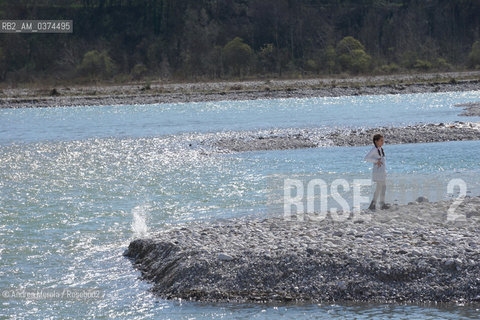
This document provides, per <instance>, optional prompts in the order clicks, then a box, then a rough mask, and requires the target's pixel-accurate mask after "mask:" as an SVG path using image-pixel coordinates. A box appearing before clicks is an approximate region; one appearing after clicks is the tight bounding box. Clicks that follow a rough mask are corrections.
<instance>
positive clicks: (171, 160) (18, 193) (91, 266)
mask: <svg viewBox="0 0 480 320" xmlns="http://www.w3.org/2000/svg"><path fill="white" fill-rule="evenodd" d="M479 100H480V91H471V92H450V93H427V94H409V95H379V96H357V97H335V98H309V99H280V100H255V101H223V102H203V103H179V104H158V105H135V106H84V107H61V108H60V107H59V108H37V109H2V110H0V238H1V239H2V241H1V243H0V290H1V292H0V293H1V294H2V297H0V318H1V319H3V318H5V319H10V318H11V319H22V318H28V319H34V318H38V319H47V318H62V319H69V318H72V319H73V318H113V317H117V318H122V319H147V318H161V319H163V318H165V319H167V318H172V319H211V318H222V319H230V318H232V319H233V318H235V319H238V318H245V319H250V318H262V319H263V318H272V319H276V318H278V317H279V316H282V317H285V318H287V319H288V318H291V319H296V318H298V317H305V318H317V319H332V318H339V319H341V318H345V317H350V318H357V319H370V318H387V317H388V318H391V319H405V318H412V317H413V318H418V319H439V318H446V319H463V318H471V319H476V318H478V315H479V310H478V309H477V308H476V307H472V306H462V305H447V306H446V305H442V306H440V305H415V304H413V305H412V304H409V305H395V304H313V305H312V304H288V305H264V304H233V303H230V304H207V303H195V302H188V301H168V300H162V299H159V298H156V297H154V296H153V295H151V293H149V291H148V289H149V288H150V285H149V284H148V283H146V282H144V281H142V280H140V279H139V272H138V271H137V270H136V269H134V268H133V267H132V264H131V262H130V261H129V260H127V259H125V258H124V257H123V256H122V253H123V251H124V250H125V249H126V247H127V246H128V243H129V242H130V241H131V240H132V239H134V238H136V237H138V236H142V235H145V234H148V233H149V232H151V231H155V230H158V229H161V228H168V227H169V226H170V225H172V224H176V223H179V222H186V221H189V220H193V219H204V220H205V223H208V220H209V219H217V218H229V217H237V216H241V215H249V216H252V215H253V216H261V215H267V214H275V209H274V208H275V207H274V206H272V205H271V203H270V202H269V197H270V195H271V194H272V190H273V189H276V187H277V185H276V184H275V182H274V180H275V179H272V177H279V176H280V177H283V176H302V177H320V178H322V179H325V180H326V181H330V180H332V179H336V178H344V179H346V180H347V181H353V179H354V178H356V177H366V178H368V177H369V175H370V166H369V165H367V164H366V163H363V162H362V159H363V156H364V155H365V153H366V152H367V151H368V150H369V148H370V147H322V148H313V149H301V150H282V151H258V152H245V153H216V152H210V151H209V150H208V149H205V148H203V147H201V146H199V145H198V144H199V141H202V139H204V138H205V139H212V137H222V136H223V135H225V134H227V131H245V130H249V131H255V130H265V129H275V128H319V127H320V128H325V129H326V130H328V129H332V128H359V127H374V126H384V125H396V126H397V125H406V124H414V123H431V122H436V123H438V122H452V121H479V118H473V117H469V118H466V117H460V116H458V113H459V112H460V111H461V110H460V109H459V108H456V107H454V105H455V104H458V103H464V102H470V101H479ZM385 151H386V153H387V159H388V169H389V174H392V175H397V176H403V177H410V176H412V177H413V176H415V177H418V176H428V177H431V176H434V177H435V179H437V180H438V181H437V182H438V185H439V186H443V184H444V183H446V181H447V180H449V179H451V178H455V177H459V176H461V177H462V178H464V179H465V180H466V182H467V186H468V187H469V189H468V192H469V193H471V194H475V195H478V194H479V193H480V189H479V186H478V180H479V179H478V176H479V173H480V161H479V160H478V159H479V158H478V154H479V151H480V142H479V141H460V142H445V143H425V144H406V145H391V146H389V145H386V146H385ZM412 155H413V156H412ZM405 181H407V182H404V185H402V186H400V187H398V186H397V187H398V188H409V187H412V185H409V183H408V181H409V180H408V179H406V180H405ZM411 184H413V183H411ZM441 188H443V187H441ZM391 190H392V191H393V190H394V189H393V188H392V189H391ZM273 191H275V190H273ZM274 193H275V192H273V194H274ZM395 196H396V195H395V193H394V192H391V193H390V200H391V201H398V202H399V203H403V202H406V201H408V199H394V198H395ZM437 196H438V195H437ZM432 197H433V198H434V200H437V199H435V196H432ZM438 197H439V198H441V197H442V194H440V195H439V196H438ZM270 200H271V199H270ZM272 208H273V209H272ZM54 288H58V289H65V288H98V289H99V291H101V293H102V297H101V298H98V299H92V300H82V299H77V300H75V299H70V300H69V299H61V298H50V299H45V298H42V299H33V298H32V299H25V298H22V297H17V298H12V297H8V296H7V295H8V292H12V290H13V291H15V290H17V291H21V290H22V289H28V290H53V289H54ZM5 292H7V293H5Z"/></svg>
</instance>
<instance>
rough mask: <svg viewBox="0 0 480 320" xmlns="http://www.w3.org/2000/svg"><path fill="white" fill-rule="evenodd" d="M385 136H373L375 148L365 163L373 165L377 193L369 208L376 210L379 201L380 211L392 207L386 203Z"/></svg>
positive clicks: (373, 179) (373, 178) (368, 154)
mask: <svg viewBox="0 0 480 320" xmlns="http://www.w3.org/2000/svg"><path fill="white" fill-rule="evenodd" d="M383 142H384V139H383V136H382V135H381V134H379V133H377V134H376V135H374V136H373V145H374V147H373V148H372V149H371V150H370V151H369V152H368V153H367V155H366V156H365V159H364V160H365V161H368V162H372V163H373V170H372V181H374V182H375V183H376V188H375V193H374V194H373V199H372V202H371V203H370V206H369V207H368V208H369V209H370V210H372V211H373V210H375V207H376V204H377V200H379V205H380V209H388V208H389V207H390V206H389V205H387V204H386V203H385V191H386V189H387V185H386V179H387V166H386V159H385V152H384V151H383V148H382V146H383Z"/></svg>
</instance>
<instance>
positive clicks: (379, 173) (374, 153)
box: [364, 147, 387, 181]
mask: <svg viewBox="0 0 480 320" xmlns="http://www.w3.org/2000/svg"><path fill="white" fill-rule="evenodd" d="M378 151H380V153H381V154H383V153H382V148H378V149H377V147H373V148H372V149H371V150H370V151H369V152H368V153H367V155H366V156H365V159H364V160H365V161H368V162H372V163H373V170H372V180H373V181H385V180H386V179H387V163H386V159H385V156H383V155H382V156H380V155H379V154H378ZM378 160H380V161H381V163H382V164H381V165H380V166H378V165H377V161H378Z"/></svg>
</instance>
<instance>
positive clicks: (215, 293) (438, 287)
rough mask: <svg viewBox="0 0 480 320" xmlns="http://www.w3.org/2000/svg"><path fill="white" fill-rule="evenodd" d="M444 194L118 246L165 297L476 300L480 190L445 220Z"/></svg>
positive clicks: (242, 221) (191, 226)
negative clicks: (342, 215) (338, 215)
mask: <svg viewBox="0 0 480 320" xmlns="http://www.w3.org/2000/svg"><path fill="white" fill-rule="evenodd" d="M419 201H420V200H419ZM451 203H452V202H451V201H449V200H445V201H440V202H436V203H429V202H428V201H423V202H422V201H420V202H415V203H411V204H409V205H402V206H397V205H394V206H393V207H392V208H390V209H388V210H380V211H376V212H375V213H373V214H369V213H366V212H365V211H363V212H362V213H361V214H360V215H357V216H356V218H355V219H352V217H351V216H350V218H348V219H346V220H344V221H343V222H338V221H333V220H332V219H331V218H330V216H329V215H327V218H326V219H309V216H306V218H305V220H304V221H299V220H297V219H296V218H292V219H290V220H287V219H284V218H283V217H269V218H265V219H256V218H238V219H227V220H214V221H212V222H205V221H201V222H190V223H186V224H182V225H177V226H176V227H172V228H170V229H166V230H163V231H161V232H158V233H156V234H154V235H151V236H149V237H147V238H141V239H136V240H133V241H132V242H131V243H130V245H129V247H128V249H127V250H126V251H125V253H124V255H125V256H127V257H129V258H130V259H131V260H132V262H133V264H134V266H135V267H136V268H137V269H139V270H140V271H141V274H142V277H143V279H145V280H147V281H150V282H151V283H152V284H153V287H152V288H151V290H152V291H153V292H154V293H155V294H156V295H158V296H160V297H162V298H167V299H176V298H182V299H188V300H198V301H215V302H217V301H218V302H226V301H230V302H246V301H250V302H251V301H253V302H275V301H279V302H287V301H295V302H304V301H306V302H334V301H335V302H338V301H356V302H381V303H384V302H415V303H420V302H460V303H480V277H479V275H480V232H479V231H480V197H468V196H467V197H466V198H465V200H464V201H463V202H462V204H461V205H460V206H459V207H458V208H457V211H456V214H457V215H458V217H459V219H457V220H454V221H453V222H452V221H447V210H448V208H449V207H450V205H451Z"/></svg>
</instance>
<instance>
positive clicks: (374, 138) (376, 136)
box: [373, 133, 385, 157]
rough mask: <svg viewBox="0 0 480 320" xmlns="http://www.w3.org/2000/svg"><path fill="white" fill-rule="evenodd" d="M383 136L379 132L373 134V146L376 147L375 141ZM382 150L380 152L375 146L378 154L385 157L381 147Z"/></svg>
mask: <svg viewBox="0 0 480 320" xmlns="http://www.w3.org/2000/svg"><path fill="white" fill-rule="evenodd" d="M382 138H383V136H382V135H381V134H380V133H377V134H375V135H374V136H373V144H374V145H375V147H377V144H376V143H375V142H377V141H378V140H380V139H382ZM380 149H381V150H382V152H381V153H380V150H379V149H378V147H377V151H378V155H379V156H380V157H381V156H382V155H383V156H384V157H385V152H383V148H380Z"/></svg>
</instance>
